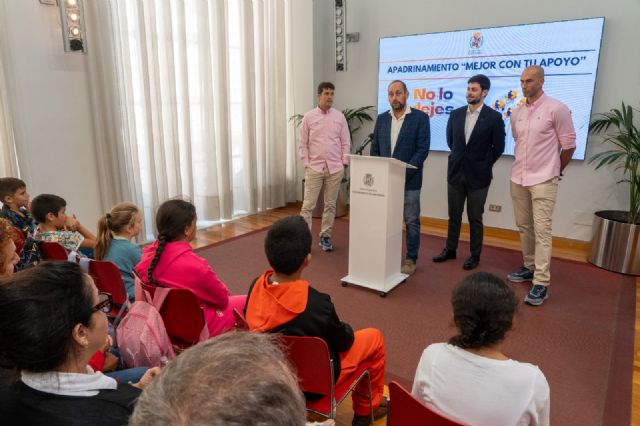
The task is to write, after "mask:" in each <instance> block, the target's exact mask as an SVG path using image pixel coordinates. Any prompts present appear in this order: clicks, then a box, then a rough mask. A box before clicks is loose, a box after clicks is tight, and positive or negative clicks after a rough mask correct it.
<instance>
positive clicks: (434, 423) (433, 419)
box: [387, 382, 462, 426]
mask: <svg viewBox="0 0 640 426" xmlns="http://www.w3.org/2000/svg"><path fill="white" fill-rule="evenodd" d="M389 401H390V405H389V417H388V423H387V426H411V425H429V426H462V423H458V422H456V421H454V420H451V419H449V418H447V417H445V416H442V415H440V414H438V413H436V412H435V411H433V410H431V409H430V408H429V407H427V406H426V405H424V404H423V403H422V402H420V401H418V400H417V399H415V398H414V396H413V395H411V393H409V392H408V391H407V390H406V389H405V388H403V387H402V386H401V385H400V384H399V383H398V382H391V383H389Z"/></svg>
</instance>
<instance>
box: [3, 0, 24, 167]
mask: <svg viewBox="0 0 640 426" xmlns="http://www.w3.org/2000/svg"><path fill="white" fill-rule="evenodd" d="M5 19H7V16H6V10H5V8H4V5H0V176H13V177H19V175H20V171H19V169H18V160H17V157H16V145H15V139H14V134H13V127H12V123H11V109H10V107H9V97H10V93H9V87H8V85H7V78H6V75H7V65H8V64H7V62H6V59H7V58H9V57H10V52H9V51H8V49H9V47H8V46H7V45H6V40H7V39H8V34H5V33H4V31H5V30H6V28H7V26H6V25H5V24H4V22H5Z"/></svg>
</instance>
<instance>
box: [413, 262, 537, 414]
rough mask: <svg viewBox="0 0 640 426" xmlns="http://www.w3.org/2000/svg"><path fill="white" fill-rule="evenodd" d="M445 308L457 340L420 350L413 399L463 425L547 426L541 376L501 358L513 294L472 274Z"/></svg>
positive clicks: (495, 279)
mask: <svg viewBox="0 0 640 426" xmlns="http://www.w3.org/2000/svg"><path fill="white" fill-rule="evenodd" d="M451 304H452V306H453V319H454V322H455V325H456V328H457V329H458V334H457V335H456V336H453V337H452V338H451V339H449V343H435V344H432V345H429V347H427V348H426V349H425V350H424V352H423V353H422V357H421V358H420V362H419V364H418V368H417V370H416V375H415V379H414V381H413V391H412V393H413V395H414V396H415V397H416V398H418V399H419V400H420V401H422V402H424V403H425V404H426V405H427V406H429V408H431V409H433V410H434V411H437V412H439V413H441V414H444V415H445V416H447V417H450V418H452V419H454V420H457V421H458V422H461V423H463V424H473V425H478V426H483V425H491V426H502V425H504V426H507V425H510V426H513V425H518V426H520V425H548V424H549V384H548V383H547V380H546V378H545V377H544V374H542V372H541V371H540V369H539V368H538V367H537V366H535V365H532V364H528V363H523V362H518V361H514V360H512V359H509V358H508V357H507V356H506V355H505V354H504V353H503V352H502V342H503V340H504V336H505V334H506V332H507V331H509V330H510V329H511V326H512V324H513V315H514V313H515V310H516V304H517V302H516V298H515V295H514V293H513V291H512V290H511V289H510V288H509V287H508V286H507V285H506V284H505V283H504V281H502V280H501V279H500V278H498V277H496V276H495V275H492V274H489V273H487V272H477V273H475V274H472V275H469V276H467V277H466V278H465V279H463V280H462V282H460V283H459V284H458V285H457V286H456V288H455V289H454V290H453V295H452V297H451Z"/></svg>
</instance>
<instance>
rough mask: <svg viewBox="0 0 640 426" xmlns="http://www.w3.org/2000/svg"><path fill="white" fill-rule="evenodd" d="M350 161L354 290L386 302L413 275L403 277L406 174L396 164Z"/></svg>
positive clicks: (391, 161)
mask: <svg viewBox="0 0 640 426" xmlns="http://www.w3.org/2000/svg"><path fill="white" fill-rule="evenodd" d="M350 157H351V165H350V168H351V175H350V177H351V191H350V197H351V200H350V202H351V205H350V211H349V275H347V276H346V277H344V278H342V285H343V286H347V285H348V284H355V285H358V286H362V287H367V288H370V289H373V290H376V291H379V292H380V296H382V297H384V296H386V295H387V293H388V292H389V291H391V290H392V289H393V288H394V287H395V286H397V285H398V284H400V283H402V282H404V280H405V279H406V278H407V277H408V275H406V274H403V273H401V272H400V263H401V260H402V211H403V208H404V178H405V169H407V168H412V169H413V168H415V167H414V166H412V165H410V164H407V163H403V162H402V161H400V160H396V159H395V158H388V157H363V156H359V155H350Z"/></svg>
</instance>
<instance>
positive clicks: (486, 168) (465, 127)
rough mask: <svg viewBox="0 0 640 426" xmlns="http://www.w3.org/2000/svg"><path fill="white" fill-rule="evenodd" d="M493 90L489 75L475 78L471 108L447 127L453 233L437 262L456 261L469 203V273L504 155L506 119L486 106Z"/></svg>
mask: <svg viewBox="0 0 640 426" xmlns="http://www.w3.org/2000/svg"><path fill="white" fill-rule="evenodd" d="M490 86H491V81H489V78H488V77H487V76H485V75H482V74H478V75H474V76H473V77H471V78H470V79H469V81H468V82H467V104H468V105H466V106H463V107H461V108H458V109H456V110H453V111H452V112H451V115H450V116H449V121H448V123H447V145H449V149H451V154H449V164H448V170H447V198H448V200H449V230H448V235H447V244H446V247H445V248H444V249H443V250H442V253H440V254H439V255H437V256H435V257H434V258H433V261H434V262H444V261H445V260H448V259H455V258H456V249H457V248H458V238H459V237H460V225H461V223H462V210H464V202H465V199H466V200H467V217H468V219H469V228H470V234H471V257H469V258H468V259H467V260H465V262H464V264H463V265H462V267H463V268H464V269H466V270H469V269H473V268H475V267H476V266H478V263H480V253H481V251H482V233H483V226H482V214H483V213H484V203H485V201H486V200H487V193H488V192H489V184H490V183H491V179H492V177H493V175H492V173H491V170H492V168H493V164H494V163H495V162H496V160H498V158H500V156H501V155H502V152H503V151H504V121H503V120H502V115H501V114H500V113H499V112H497V111H495V110H493V109H491V108H489V107H488V106H486V105H484V98H486V97H487V94H488V93H489V87H490Z"/></svg>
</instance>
